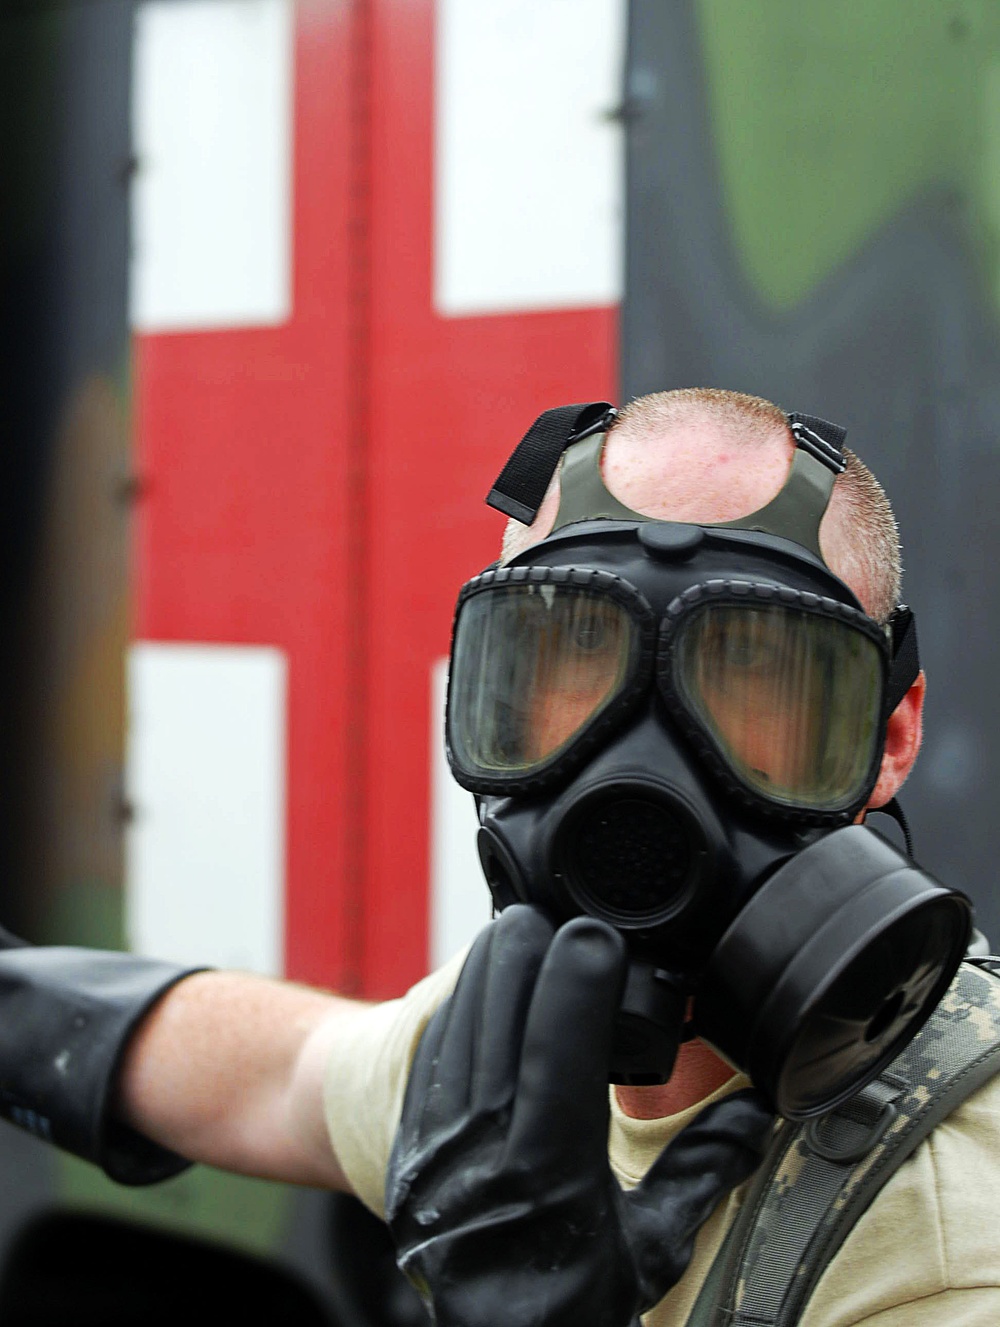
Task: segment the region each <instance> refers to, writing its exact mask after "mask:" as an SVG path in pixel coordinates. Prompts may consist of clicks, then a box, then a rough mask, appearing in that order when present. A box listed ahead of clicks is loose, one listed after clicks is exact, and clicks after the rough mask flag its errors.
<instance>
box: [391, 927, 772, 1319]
mask: <svg viewBox="0 0 1000 1327" xmlns="http://www.w3.org/2000/svg"><path fill="white" fill-rule="evenodd" d="M624 971H625V946H624V942H623V940H622V938H621V936H620V935H618V934H617V932H615V931H614V930H613V929H612V928H611V927H610V926H607V925H605V924H604V923H603V922H599V921H595V920H593V919H591V918H585V917H579V918H576V919H575V920H574V921H571V922H569V923H568V924H567V925H565V926H563V927H562V928H561V929H560V930H559V931H556V932H553V928H552V927H551V925H550V924H549V923H548V922H547V921H546V920H545V918H544V917H543V916H542V915H541V914H540V913H539V912H537V911H536V910H535V909H533V908H530V907H526V906H521V905H518V906H515V907H510V908H508V909H507V910H506V911H505V912H504V913H502V915H501V916H500V917H499V919H498V920H497V921H496V922H495V923H494V924H493V925H492V926H490V927H488V928H487V929H486V930H485V931H484V932H483V933H482V934H481V935H480V936H479V938H478V939H477V940H476V942H475V944H474V945H473V947H472V950H471V952H470V954H469V957H468V959H467V961H466V964H465V966H464V968H463V969H462V973H461V976H460V977H459V981H458V985H457V987H456V989H455V992H454V994H453V995H452V997H451V999H450V1000H448V1001H446V1002H445V1003H444V1004H443V1005H442V1006H441V1008H440V1009H439V1010H438V1011H437V1013H436V1014H435V1015H434V1017H433V1018H432V1019H431V1021H430V1023H429V1024H428V1027H427V1029H426V1031H425V1033H424V1036H423V1038H422V1039H421V1042H420V1045H419V1047H418V1049H417V1054H416V1058H415V1060H414V1063H413V1068H412V1071H411V1074H410V1079H409V1083H408V1085H407V1090H406V1098H405V1101H404V1104H403V1114H402V1120H401V1123H400V1126H399V1132H398V1133H397V1135H396V1141H395V1144H394V1147H393V1151H392V1155H391V1158H390V1161H389V1168H388V1173H387V1178H386V1218H387V1220H388V1222H389V1226H390V1228H391V1230H392V1233H393V1237H394V1238H395V1241H396V1248H397V1253H398V1261H399V1265H400V1267H401V1268H402V1270H403V1271H404V1272H405V1273H406V1274H407V1275H408V1276H409V1277H410V1279H411V1281H413V1283H414V1284H415V1285H416V1286H417V1288H418V1289H419V1290H420V1291H421V1293H422V1294H423V1295H424V1297H425V1299H426V1300H427V1301H428V1302H429V1304H430V1307H431V1309H432V1312H433V1314H434V1318H435V1321H436V1322H437V1323H438V1324H440V1327H496V1325H497V1324H498V1323H503V1324H504V1327H528V1325H529V1324H531V1327H542V1325H543V1324H544V1327H627V1324H630V1323H634V1322H635V1321H636V1319H637V1316H638V1314H639V1313H642V1312H645V1311H646V1310H647V1309H649V1308H651V1307H652V1306H653V1305H654V1304H656V1303H657V1302H658V1301H659V1300H660V1299H662V1298H663V1296H664V1295H665V1294H666V1292H667V1291H668V1290H669V1289H670V1287H671V1286H673V1285H674V1284H675V1283H676V1282H677V1281H678V1280H679V1279H680V1277H681V1275H682V1274H683V1272H684V1269H685V1268H686V1266H687V1264H688V1262H689V1260H690V1257H691V1252H692V1248H693V1245H694V1237H695V1234H696V1232H697V1230H698V1228H699V1227H700V1226H701V1224H702V1222H703V1221H705V1219H706V1218H707V1217H708V1216H709V1215H710V1214H711V1212H712V1211H713V1209H714V1208H715V1206H716V1204H717V1203H718V1201H719V1199H720V1198H721V1197H722V1196H723V1195H724V1194H725V1193H726V1192H727V1191H728V1190H729V1189H731V1188H732V1187H733V1186H734V1185H736V1184H739V1183H740V1182H741V1181H742V1180H744V1179H745V1178H746V1177H747V1176H748V1175H750V1174H751V1173H752V1171H753V1170H754V1169H755V1167H756V1166H757V1164H758V1163H759V1161H760V1159H761V1157H762V1155H763V1153H764V1151H765V1149H766V1147H767V1144H768V1142H769V1140H770V1136H771V1126H772V1116H771V1114H770V1112H769V1110H768V1108H767V1107H766V1105H765V1104H764V1103H763V1100H762V1098H760V1097H758V1095H757V1094H756V1093H753V1092H743V1093H736V1094H734V1095H733V1096H731V1097H728V1098H726V1099H725V1100H723V1101H720V1102H717V1103H715V1104H714V1105H713V1106H711V1107H709V1108H707V1109H706V1110H705V1111H704V1112H703V1113H702V1114H701V1115H700V1116H699V1117H698V1118H697V1119H696V1120H695V1121H694V1122H693V1123H692V1124H691V1125H690V1126H689V1127H688V1128H687V1129H685V1130H684V1132H683V1133H681V1134H680V1135H679V1136H678V1137H677V1138H676V1139H675V1140H674V1141H673V1143H672V1144H671V1145H670V1146H669V1147H668V1148H667V1149H666V1150H665V1151H664V1152H663V1154H662V1155H661V1156H660V1157H659V1159H658V1160H657V1161H656V1163H655V1164H654V1166H653V1167H652V1169H651V1170H650V1171H649V1173H648V1175H647V1176H646V1178H645V1179H644V1180H643V1182H642V1183H641V1184H640V1185H639V1186H638V1187H637V1188H636V1189H634V1190H632V1191H631V1192H630V1193H625V1192H623V1191H622V1189H621V1188H620V1186H619V1184H618V1182H617V1181H616V1180H615V1178H614V1176H613V1174H612V1172H611V1169H610V1166H609V1163H608V1114H609V1101H608V1063H609V1059H610V1054H611V1042H612V1032H613V1023H614V1016H615V1012H616V1010H617V1007H618V1001H619V998H620V994H621V989H622V983H623V980H624Z"/></svg>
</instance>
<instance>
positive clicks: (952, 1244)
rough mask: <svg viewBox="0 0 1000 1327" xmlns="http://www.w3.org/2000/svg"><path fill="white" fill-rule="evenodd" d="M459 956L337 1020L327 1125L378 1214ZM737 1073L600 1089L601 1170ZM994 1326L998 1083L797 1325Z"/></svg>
mask: <svg viewBox="0 0 1000 1327" xmlns="http://www.w3.org/2000/svg"><path fill="white" fill-rule="evenodd" d="M463 958H464V955H459V956H457V957H456V958H455V959H454V960H452V962H451V963H449V964H447V965H446V966H445V967H443V968H441V969H440V970H439V971H438V972H435V973H432V974H431V975H430V976H429V977H427V978H425V979H424V980H423V981H422V982H419V983H418V984H417V985H416V986H414V987H413V989H412V990H411V991H409V992H408V994H407V995H405V996H403V998H402V999H400V1000H392V1001H389V1002H388V1003H386V1004H381V1005H372V1006H370V1007H369V1008H368V1009H366V1010H364V1011H363V1013H360V1014H359V1015H358V1017H357V1018H356V1019H353V1020H351V1025H350V1026H349V1027H347V1028H345V1033H344V1036H343V1037H342V1038H341V1039H340V1041H339V1042H338V1044H337V1046H336V1048H335V1049H334V1052H333V1054H332V1055H331V1057H330V1061H329V1064H328V1066H327V1074H326V1083H325V1099H326V1116H327V1124H328V1127H329V1130H330V1137H331V1140H332V1142H333V1147H334V1150H335V1152H336V1154H337V1157H338V1158H339V1160H340V1163H341V1166H342V1167H343V1169H344V1173H345V1174H346V1175H347V1177H348V1179H349V1180H350V1182H351V1184H352V1185H353V1187H354V1191H355V1193H357V1195H358V1197H359V1198H360V1199H361V1200H362V1202H364V1203H365V1204H366V1206H368V1207H370V1208H371V1209H372V1211H373V1212H376V1213H377V1214H378V1215H379V1216H381V1215H382V1214H383V1212H384V1205H383V1185H384V1182H385V1169H386V1164H387V1162H388V1158H389V1153H390V1151H391V1149H392V1142H393V1138H394V1136H395V1133H396V1126H397V1124H398V1122H399V1117H400V1113H401V1110H402V1104H403V1093H404V1091H405V1088H406V1078H407V1074H408V1071H409V1066H410V1062H411V1060H412V1058H413V1054H414V1052H415V1050H416V1047H417V1042H418V1041H419V1040H420V1035H421V1033H422V1032H423V1030H424V1027H425V1026H426V1024H427V1020H428V1019H429V1018H430V1016H431V1014H432V1013H433V1012H434V1010H435V1009H436V1008H437V1006H438V1005H439V1004H440V1002H441V1001H442V1000H443V999H445V998H446V996H447V995H448V994H449V993H450V992H451V990H452V987H453V986H454V984H455V981H456V979H457V977H458V973H459V970H460V968H461V964H462V960H463ZM745 1082H746V1080H745V1079H743V1078H741V1077H739V1076H737V1077H734V1078H733V1079H732V1081H731V1082H729V1083H727V1084H726V1085H725V1086H724V1087H722V1088H720V1089H719V1091H718V1092H716V1093H714V1094H713V1095H712V1096H711V1097H707V1098H706V1099H705V1100H704V1101H701V1102H699V1103H698V1104H697V1105H696V1106H692V1107H690V1108H689V1109H688V1110H686V1111H682V1112H681V1113H680V1114H678V1115H671V1116H669V1117H667V1118H665V1119H659V1120H633V1119H630V1118H629V1117H628V1116H626V1115H624V1114H623V1113H622V1112H621V1110H620V1109H619V1107H618V1105H617V1102H616V1100H615V1096H614V1093H612V1094H611V1126H610V1132H609V1142H608V1150H609V1156H610V1159H611V1167H612V1170H613V1171H614V1173H615V1174H616V1175H617V1176H618V1179H619V1180H620V1182H621V1183H622V1184H623V1185H624V1186H625V1187H631V1185H633V1184H635V1183H636V1182H637V1181H638V1180H639V1179H641V1177H642V1176H643V1175H644V1174H645V1172H646V1170H647V1169H648V1168H649V1166H650V1165H651V1164H652V1162H653V1161H654V1160H655V1158H656V1157H657V1156H658V1155H659V1154H660V1152H661V1151H662V1150H663V1148H664V1147H665V1146H666V1144H667V1143H668V1142H670V1140H671V1139H672V1138H673V1137H674V1136H675V1135H676V1134H678V1133H679V1132H680V1130H681V1129H683V1128H684V1126H685V1125H686V1124H688V1123H690V1121H691V1120H693V1119H694V1118H695V1116H696V1115H697V1114H698V1113H699V1112H700V1111H701V1110H702V1109H704V1107H705V1106H706V1105H707V1104H708V1103H709V1102H710V1101H715V1100H717V1099H718V1098H719V1097H721V1096H724V1095H725V1094H726V1093H728V1092H731V1091H734V1090H735V1089H736V1088H737V1087H740V1086H743V1085H744V1084H745ZM741 1197H742V1190H739V1189H737V1190H736V1191H735V1192H734V1193H733V1194H731V1195H730V1197H729V1198H728V1199H727V1200H726V1201H725V1202H723V1203H720V1205H719V1207H718V1208H717V1209H716V1210H715V1212H714V1213H713V1214H712V1216H711V1217H710V1218H709V1219H708V1221H707V1222H706V1223H705V1225H704V1226H703V1227H702V1229H701V1231H700V1232H699V1235H698V1239H697V1242H696V1245H695V1251H694V1256H693V1258H692V1260H691V1265H690V1266H689V1268H688V1270H687V1272H686V1273H685V1274H684V1276H683V1277H682V1279H681V1280H680V1282H678V1284H677V1285H676V1286H675V1287H674V1289H673V1290H671V1292H670V1293H669V1294H668V1295H667V1297H666V1298H665V1299H663V1300H662V1301H661V1302H660V1303H659V1304H658V1305H657V1306H656V1308H655V1309H653V1310H652V1311H651V1312H650V1313H649V1314H647V1315H646V1317H645V1319H644V1322H645V1323H646V1324H648V1327H683V1324H684V1323H685V1321H686V1319H687V1316H688V1313H689V1312H690V1309H691V1306H692V1305H693V1303H694V1300H695V1298H696V1296H697V1294H698V1290H699V1288H700V1286H701V1283H702V1281H703V1280H704V1278H705V1276H706V1275H707V1273H708V1269H709V1268H710V1267H711V1265H712V1260H713V1258H714V1257H715V1254H716V1251H717V1250H718V1248H719V1245H720V1244H721V1242H722V1239H723V1237H724V1236H725V1233H726V1231H727V1230H728V1228H729V1224H730V1222H731V1221H732V1220H733V1217H734V1215H735V1213H736V1212H737V1211H738V1210H739V1204H740V1201H741ZM861 1323H864V1324H865V1327H998V1324H1000V1078H995V1079H993V1080H992V1081H991V1082H989V1083H987V1084H986V1085H985V1086H984V1087H982V1088H980V1090H979V1091H978V1092H976V1093H975V1094H974V1095H973V1096H971V1097H970V1098H969V1099H968V1100H967V1101H966V1102H965V1103H964V1104H963V1105H962V1106H960V1107H959V1109H958V1110H956V1111H955V1112H954V1113H953V1114H952V1115H951V1116H949V1118H948V1119H947V1120H945V1121H944V1122H943V1123H942V1124H939V1125H938V1127H937V1128H936V1129H935V1130H934V1132H933V1133H932V1134H931V1136H930V1138H929V1139H928V1140H927V1142H925V1143H924V1144H923V1145H922V1146H921V1147H920V1148H918V1149H917V1151H916V1152H915V1153H914V1155H913V1156H912V1157H911V1158H910V1159H909V1160H908V1161H906V1162H905V1163H904V1164H903V1165H902V1166H901V1167H900V1169H899V1170H898V1171H897V1172H896V1174H895V1175H894V1176H893V1177H892V1179H890V1180H889V1182H888V1184H887V1185H886V1187H885V1188H884V1189H883V1190H882V1192H881V1193H880V1194H879V1196H878V1199H877V1200H876V1202H875V1203H874V1204H873V1205H872V1207H870V1208H869V1210H868V1211H867V1212H866V1213H865V1214H864V1216H863V1217H862V1218H861V1219H860V1220H859V1221H858V1223H857V1225H856V1226H855V1227H854V1229H853V1230H852V1231H851V1233H850V1235H849V1236H848V1238H847V1240H846V1241H845V1243H844V1246H843V1248H842V1249H841V1250H840V1252H839V1254H838V1255H837V1257H836V1258H835V1259H834V1260H833V1262H832V1263H831V1264H830V1266H829V1267H828V1268H827V1270H826V1272H825V1273H824V1275H823V1278H822V1280H821V1281H820V1283H819V1285H818V1286H817V1287H816V1290H815V1291H814V1293H813V1296H812V1298H811V1300H810V1301H809V1304H808V1306H807V1308H806V1311H805V1314H804V1315H803V1318H802V1322H801V1327H856V1325H857V1324H861Z"/></svg>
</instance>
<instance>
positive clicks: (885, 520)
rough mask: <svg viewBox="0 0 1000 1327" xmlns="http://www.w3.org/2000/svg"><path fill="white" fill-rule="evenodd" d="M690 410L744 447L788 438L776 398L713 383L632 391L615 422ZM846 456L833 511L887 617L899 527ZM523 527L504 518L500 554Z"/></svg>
mask: <svg viewBox="0 0 1000 1327" xmlns="http://www.w3.org/2000/svg"><path fill="white" fill-rule="evenodd" d="M694 417H698V418H701V419H705V418H706V417H707V418H709V419H711V420H712V422H713V423H716V424H718V425H721V426H722V427H723V428H725V430H726V432H727V434H728V435H729V437H730V439H731V440H732V441H733V442H734V443H738V444H739V445H741V446H744V445H745V446H750V447H752V446H754V445H760V444H766V443H770V442H773V441H774V438H775V436H776V434H783V435H784V436H786V437H787V438H788V440H789V443H791V442H792V441H793V439H792V433H791V429H790V428H789V425H788V419H787V416H786V414H785V412H784V411H783V410H782V409H780V408H779V407H778V406H776V405H774V404H773V402H771V401H766V400H764V399H763V397H759V396H750V395H748V394H747V393H745V392H731V391H726V390H724V389H722V388H718V387H684V388H680V389H679V390H676V391H671V392H652V393H651V394H650V395H648V396H639V397H636V399H635V400H633V401H630V402H629V403H628V405H626V406H625V407H624V408H623V409H622V411H621V413H620V414H619V416H618V418H617V419H616V420H615V422H614V424H613V425H612V428H613V430H614V431H615V432H620V433H622V434H626V435H629V436H630V437H632V438H634V439H636V440H639V441H641V440H643V439H645V438H649V437H652V436H655V435H656V434H658V433H663V432H665V431H667V430H669V429H670V428H673V427H676V426H678V425H681V424H684V423H685V422H687V421H689V420H691V419H692V418H694ZM844 455H845V458H846V461H847V468H846V470H845V471H844V472H843V474H841V475H839V476H838V477H837V480H836V482H835V484H834V490H833V498H832V500H831V510H832V511H833V512H834V513H835V519H836V521H837V524H838V525H839V527H840V529H841V530H842V532H843V534H844V536H845V544H846V547H847V556H848V560H849V561H850V563H851V569H852V571H853V572H854V573H855V576H856V577H857V579H858V580H860V581H861V582H862V583H864V584H865V585H866V586H867V587H868V591H869V598H870V605H869V608H870V612H871V614H872V616H873V617H874V618H875V620H876V621H878V622H882V623H884V622H886V621H888V618H889V615H890V614H891V613H892V610H893V609H894V608H895V607H896V604H897V603H898V602H899V596H900V590H901V584H902V554H901V550H900V542H899V529H898V526H897V524H896V518H895V516H894V515H893V511H892V507H891V506H890V504H889V500H888V498H887V497H886V495H885V491H884V490H883V488H882V485H881V484H880V483H879V482H878V480H877V479H876V478H875V476H874V475H873V474H872V472H871V471H870V470H869V469H868V467H867V466H866V465H865V464H864V462H863V461H861V460H860V459H859V458H858V457H857V456H856V455H855V453H854V452H852V451H851V450H850V449H848V448H845V449H844ZM526 534H527V527H526V526H524V525H522V524H521V523H520V522H518V521H510V522H508V524H507V529H506V530H505V532H504V543H503V559H504V561H507V560H509V559H510V558H511V557H514V556H515V555H516V554H517V553H518V552H520V551H521V549H522V548H523V547H524V546H525V545H526V543H527V539H526Z"/></svg>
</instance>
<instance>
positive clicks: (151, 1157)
mask: <svg viewBox="0 0 1000 1327" xmlns="http://www.w3.org/2000/svg"><path fill="white" fill-rule="evenodd" d="M193 971H198V969H194V968H182V967H178V966H177V964H174V963H161V962H158V961H156V960H155V959H148V958H139V957H137V956H136V955H134V954H123V953H119V952H117V951H108V952H105V951H103V950H96V949H71V948H49V947H41V948H37V949H36V948H33V947H32V946H30V945H27V944H26V943H25V942H24V941H23V940H19V939H17V937H16V936H13V935H11V934H10V932H9V931H5V930H3V929H2V928H0V1118H3V1119H6V1120H10V1122H11V1123H12V1124H17V1125H20V1127H21V1128H22V1129H27V1130H28V1131H29V1132H30V1133H33V1134H36V1135H38V1137H40V1138H44V1139H46V1140H47V1141H48V1142H50V1143H54V1144H55V1145H56V1146H57V1147H62V1148H65V1150H66V1151H67V1152H74V1153H76V1155H77V1156H81V1157H85V1158H86V1159H87V1160H88V1161H94V1162H96V1163H97V1164H98V1165H99V1166H101V1167H103V1169H104V1170H105V1172H106V1173H107V1174H108V1175H109V1176H110V1177H111V1178H112V1179H113V1180H118V1181H119V1183H121V1184H153V1183H156V1181H158V1180H164V1179H168V1178H169V1177H170V1176H171V1175H176V1174H178V1172H180V1171H182V1170H184V1169H186V1168H187V1166H189V1165H190V1164H191V1163H190V1162H189V1161H185V1160H184V1158H183V1157H179V1156H177V1155H176V1154H175V1153H173V1152H169V1151H167V1149H166V1148H163V1147H160V1146H159V1145H158V1144H156V1143H153V1142H151V1141H150V1140H149V1139H148V1138H144V1137H143V1136H142V1135H141V1134H138V1133H136V1132H135V1131H134V1130H133V1129H130V1128H128V1127H127V1126H126V1125H124V1124H122V1123H120V1122H119V1121H117V1120H116V1119H115V1118H114V1116H113V1114H112V1111H111V1103H112V1097H113V1093H114V1087H115V1077H116V1073H117V1070H118V1067H119V1064H120V1063H121V1057H122V1054H123V1052H124V1050H125V1046H126V1044H127V1042H128V1039H129V1036H130V1035H131V1033H132V1032H133V1031H134V1029H135V1027H136V1025H137V1023H138V1022H139V1020H140V1019H141V1018H142V1016H143V1015H144V1014H145V1013H146V1011H147V1010H148V1009H149V1008H150V1007H151V1006H152V1005H153V1004H154V1003H155V1002H156V1001H157V1000H158V999H159V998H160V996H161V995H163V994H164V992H165V991H167V990H169V988H170V987H171V986H173V985H174V984H175V983H176V982H178V981H180V979H181V978H182V977H186V976H188V975H189V974H190V973H191V972H193Z"/></svg>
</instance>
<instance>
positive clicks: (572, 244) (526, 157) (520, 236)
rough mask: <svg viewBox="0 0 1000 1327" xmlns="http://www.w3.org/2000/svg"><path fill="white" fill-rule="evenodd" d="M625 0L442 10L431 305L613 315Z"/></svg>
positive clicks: (453, 311) (501, 1) (537, 1)
mask: <svg viewBox="0 0 1000 1327" xmlns="http://www.w3.org/2000/svg"><path fill="white" fill-rule="evenodd" d="M625 24H626V0H438V4H437V28H436V69H435V85H436V87H435V96H436V110H435V137H436V142H435V211H434V221H435V227H434V302H435V307H436V309H437V311H438V312H439V313H442V314H446V315H457V314H475V313H493V312H503V311H510V310H519V309H525V310H527V309H556V308H571V307H585V306H591V305H608V304H615V303H617V302H618V301H619V300H620V298H621V291H622V263H623V258H622V252H623V225H624V222H623V207H622V194H623V176H624V140H623V134H622V130H621V124H620V121H618V120H613V119H609V118H608V113H609V112H610V111H613V110H614V109H615V108H616V107H618V106H619V104H620V102H621V99H622V86H623V81H624V46H625Z"/></svg>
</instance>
